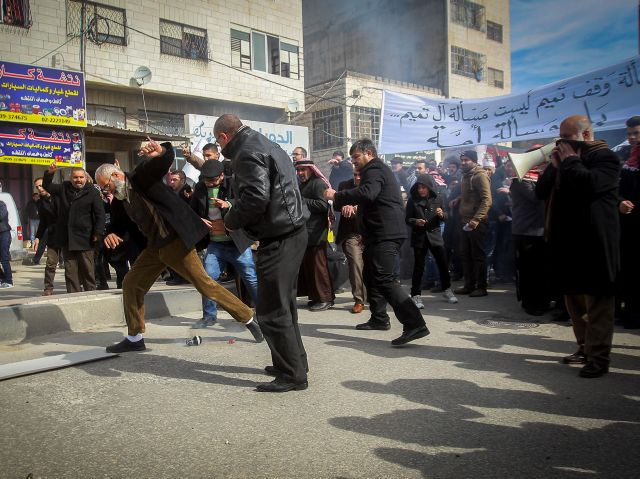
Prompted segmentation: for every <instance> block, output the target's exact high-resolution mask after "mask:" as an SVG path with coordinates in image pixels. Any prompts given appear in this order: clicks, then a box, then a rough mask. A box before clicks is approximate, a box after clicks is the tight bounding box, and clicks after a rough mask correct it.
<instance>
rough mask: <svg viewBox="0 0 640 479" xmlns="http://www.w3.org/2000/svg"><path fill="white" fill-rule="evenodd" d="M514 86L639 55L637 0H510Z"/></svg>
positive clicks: (524, 86)
mask: <svg viewBox="0 0 640 479" xmlns="http://www.w3.org/2000/svg"><path fill="white" fill-rule="evenodd" d="M510 8H511V81H512V87H511V91H512V92H513V93H521V92H526V91H528V90H530V89H532V88H538V87H541V86H543V85H547V84H549V83H553V82H554V81H558V80H564V79H567V78H571V77H573V76H576V75H581V74H583V73H588V72H590V71H593V70H597V69H599V68H603V67H607V66H609V65H615V64H616V63H620V62H622V61H624V60H627V59H628V58H631V57H633V56H636V55H638V0H511V2H510Z"/></svg>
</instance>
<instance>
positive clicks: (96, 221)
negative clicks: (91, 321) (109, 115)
mask: <svg viewBox="0 0 640 479" xmlns="http://www.w3.org/2000/svg"><path fill="white" fill-rule="evenodd" d="M55 172H56V163H55V162H53V163H51V166H50V167H49V169H48V170H47V171H46V173H45V174H44V181H43V185H42V186H43V188H44V189H45V190H46V191H48V192H49V193H50V194H51V196H53V197H54V201H55V202H56V211H57V213H58V216H57V219H56V228H55V239H54V241H53V244H57V245H60V246H61V247H62V251H63V256H64V279H65V282H66V284H67V293H77V292H78V291H82V290H83V288H84V291H93V290H95V289H96V279H95V258H94V246H95V243H96V241H100V240H101V238H102V235H103V233H104V222H105V214H104V206H103V205H102V199H101V198H100V193H99V192H98V190H97V189H96V188H95V187H94V186H93V185H92V184H91V183H89V182H88V181H87V172H86V171H85V170H84V169H82V168H72V169H71V180H70V181H63V182H62V184H54V183H53V175H54V174H55Z"/></svg>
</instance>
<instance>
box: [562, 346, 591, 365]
mask: <svg viewBox="0 0 640 479" xmlns="http://www.w3.org/2000/svg"><path fill="white" fill-rule="evenodd" d="M562 362H563V363H564V364H586V362H587V357H586V356H585V355H584V353H583V352H582V350H581V349H579V350H578V351H576V352H575V353H573V354H571V355H569V356H565V357H564V358H562Z"/></svg>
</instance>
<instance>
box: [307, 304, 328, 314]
mask: <svg viewBox="0 0 640 479" xmlns="http://www.w3.org/2000/svg"><path fill="white" fill-rule="evenodd" d="M331 306H333V302H329V303H314V304H313V306H310V307H309V311H313V312H318V311H326V310H327V309H329V308H330V307H331Z"/></svg>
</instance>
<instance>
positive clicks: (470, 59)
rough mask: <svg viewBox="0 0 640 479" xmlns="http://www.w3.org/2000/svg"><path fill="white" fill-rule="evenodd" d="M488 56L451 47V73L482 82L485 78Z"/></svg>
mask: <svg viewBox="0 0 640 479" xmlns="http://www.w3.org/2000/svg"><path fill="white" fill-rule="evenodd" d="M485 62H486V56H485V55H482V54H481V53H476V52H472V51H471V50H467V49H465V48H460V47H456V46H455V45H452V46H451V72H452V73H456V74H458V75H463V76H466V77H470V78H475V79H476V80H477V81H481V80H483V79H484V78H485V71H484V65H485Z"/></svg>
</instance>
